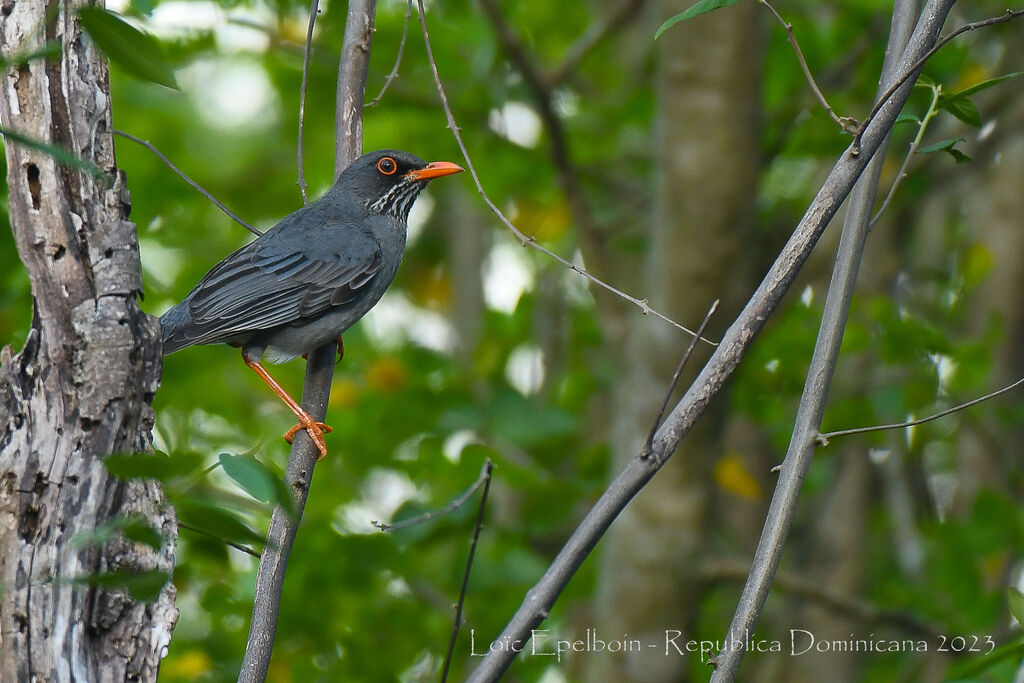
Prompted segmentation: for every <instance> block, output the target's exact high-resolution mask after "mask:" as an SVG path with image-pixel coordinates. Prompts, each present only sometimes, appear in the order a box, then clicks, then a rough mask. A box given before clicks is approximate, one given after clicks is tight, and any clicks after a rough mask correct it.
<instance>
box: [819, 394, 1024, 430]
mask: <svg viewBox="0 0 1024 683" xmlns="http://www.w3.org/2000/svg"><path fill="white" fill-rule="evenodd" d="M1021 385H1024V378H1021V379H1019V380H1017V381H1016V382H1014V383H1013V384H1010V385H1009V386H1005V387H1003V388H1002V389H997V390H996V391H993V392H992V393H990V394H985V395H984V396H979V397H978V398H975V399H972V400H970V401H967V402H966V403H961V404H960V405H955V406H953V407H952V408H946V409H945V410H940V411H939V412H937V413H935V414H934V415H929V416H928V417H922V418H918V419H916V420H908V421H907V422H897V423H894V424H887V425H875V426H874V427H855V428H853V429H840V430H837V431H834V432H828V433H826V434H819V435H818V443H819V444H820V445H822V446H828V443H829V441H830V440H831V439H834V438H836V437H837V436H849V435H850V434H867V433H868V432H880V431H883V430H886V429H906V428H907V427H916V426H918V425H923V424H925V423H926V422H931V421H932V420H938V419H939V418H941V417H946V416H947V415H952V414H953V413H957V412H960V411H961V410H965V409H967V408H971V407H973V406H976V405H978V404H979V403H984V402H985V401H988V400H990V399H993V398H996V397H997V396H1002V395H1003V394H1005V393H1008V392H1011V391H1013V390H1014V389H1016V388H1017V387H1019V386H1021Z"/></svg>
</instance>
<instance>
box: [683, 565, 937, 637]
mask: <svg viewBox="0 0 1024 683" xmlns="http://www.w3.org/2000/svg"><path fill="white" fill-rule="evenodd" d="M747 571H748V567H747V566H746V565H745V564H743V563H741V562H735V561H727V560H712V561H710V562H708V563H706V564H705V565H704V566H703V567H702V568H701V576H700V578H701V580H702V581H704V582H706V583H709V584H713V583H717V582H720V581H743V580H744V579H746V577H747ZM775 587H776V588H777V589H778V590H779V591H780V592H782V593H787V594H789V595H792V596H794V597H798V598H803V599H805V600H808V601H810V602H814V603H816V604H818V605H820V606H822V607H825V608H826V609H829V610H832V611H833V612H835V613H837V614H842V615H846V616H851V617H853V618H855V619H859V620H861V621H864V622H867V623H885V624H891V625H893V626H896V627H898V628H902V629H904V630H906V631H908V632H910V633H914V634H919V635H922V636H927V637H936V636H938V635H939V634H941V633H942V629H940V628H939V627H937V626H935V625H933V624H930V623H927V622H925V621H922V620H921V619H920V618H919V617H917V616H916V615H914V614H911V613H909V612H906V611H903V610H896V609H886V608H884V607H880V606H879V605H876V604H874V603H871V602H868V601H866V600H861V599H859V598H857V597H856V596H852V595H844V594H842V593H839V592H837V591H835V590H833V589H832V588H831V587H830V586H828V585H822V584H821V583H820V582H819V581H814V580H808V579H805V578H803V577H801V576H797V575H795V574H792V573H782V572H779V573H778V574H777V575H776V576H775Z"/></svg>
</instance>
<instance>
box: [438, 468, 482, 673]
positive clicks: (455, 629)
mask: <svg viewBox="0 0 1024 683" xmlns="http://www.w3.org/2000/svg"><path fill="white" fill-rule="evenodd" d="M493 470H494V464H493V463H492V462H491V461H490V460H487V462H485V463H484V491H483V493H481V494H480V509H479V512H477V515H476V525H475V526H474V527H473V538H472V540H471V541H470V542H469V557H467V558H466V571H465V573H464V574H463V575H462V586H461V587H460V588H459V601H458V602H457V603H456V604H455V623H454V624H453V625H452V637H451V640H449V641H448V654H447V655H446V656H445V658H444V670H443V671H442V672H441V683H445V681H447V680H448V670H449V669H450V668H451V664H452V655H453V654H454V653H455V641H456V639H457V638H458V635H459V627H461V626H462V608H463V607H464V606H465V604H466V591H467V589H468V588H469V571H470V570H471V569H472V568H473V556H474V555H475V554H476V545H477V542H478V541H479V540H480V531H481V530H482V529H483V528H484V510H485V509H486V505H487V493H488V492H489V491H490V490H491V472H492V471H493Z"/></svg>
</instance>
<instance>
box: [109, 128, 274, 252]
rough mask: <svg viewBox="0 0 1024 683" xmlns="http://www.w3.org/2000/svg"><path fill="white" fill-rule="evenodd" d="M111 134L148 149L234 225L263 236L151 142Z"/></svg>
mask: <svg viewBox="0 0 1024 683" xmlns="http://www.w3.org/2000/svg"><path fill="white" fill-rule="evenodd" d="M113 132H114V135H120V136H121V137H123V138H127V139H128V140H131V141H132V142H137V143H139V144H140V145H142V146H143V147H145V148H146V149H148V150H149V151H150V152H152V153H153V154H155V155H157V157H158V158H159V159H160V161H162V162H164V163H165V164H167V166H168V168H170V169H171V170H172V171H174V172H175V173H177V174H178V176H179V177H180V178H181V179H182V180H184V181H185V182H186V183H188V184H189V185H190V186H191V187H192V189H194V190H195V191H197V192H198V193H199V194H201V195H203V196H204V197H206V198H207V199H209V200H210V202H211V203H212V204H213V205H214V206H216V207H217V208H218V209H220V210H221V211H223V212H224V213H225V214H226V215H227V217H228V218H230V219H231V220H233V221H235V222H236V223H238V224H239V225H241V226H242V227H243V228H245V229H246V230H248V231H249V232H251V233H252V234H254V235H256V236H257V237H259V236H260V235H262V234H263V232H262V231H260V230H257V229H256V228H254V227H252V226H251V225H249V224H248V223H246V222H245V221H244V220H242V219H241V218H239V217H238V216H237V215H236V214H235V213H234V212H233V211H232V210H231V209H229V208H228V207H226V206H224V205H223V204H222V203H221V202H220V201H219V200H218V199H217V198H216V197H214V196H213V195H212V194H210V193H209V192H207V191H206V190H205V189H203V188H202V187H201V186H200V185H199V183H197V182H196V181H194V180H192V179H191V178H189V177H188V176H187V175H185V172H184V171H182V170H181V169H180V168H178V167H177V166H175V165H174V164H173V163H171V160H170V159H168V158H167V157H165V156H164V154H163V152H161V151H160V150H158V149H157V148H156V147H155V146H153V144H152V143H151V142H149V140H142V139H141V138H137V137H135V136H134V135H131V134H129V133H125V132H124V131H123V130H117V129H115V130H114V131H113Z"/></svg>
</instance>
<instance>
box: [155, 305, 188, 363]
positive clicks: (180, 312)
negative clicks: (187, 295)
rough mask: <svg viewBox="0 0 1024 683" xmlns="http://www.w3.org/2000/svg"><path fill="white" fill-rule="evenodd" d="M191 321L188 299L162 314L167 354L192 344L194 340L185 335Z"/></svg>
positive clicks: (161, 330) (161, 328)
mask: <svg viewBox="0 0 1024 683" xmlns="http://www.w3.org/2000/svg"><path fill="white" fill-rule="evenodd" d="M191 322H192V315H191V313H189V310H188V299H186V300H185V301H182V302H181V303H179V304H178V305H176V306H175V307H174V308H172V309H170V310H169V311H167V312H166V313H164V314H163V315H162V316H160V336H161V337H162V338H163V341H164V351H163V353H164V355H165V356H166V355H167V354H170V353H174V352H175V351H180V350H181V349H183V348H185V347H186V346H191V345H192V341H191V340H189V339H188V337H187V336H186V335H185V330H186V328H187V327H188V326H189V324H190V323H191Z"/></svg>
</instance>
